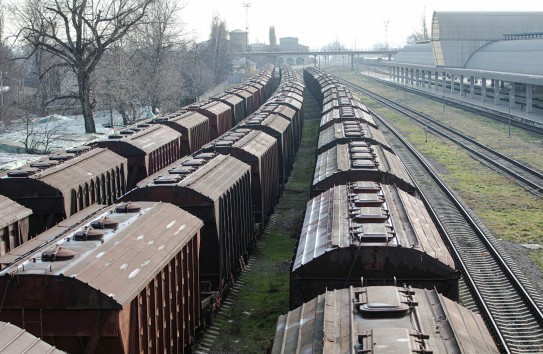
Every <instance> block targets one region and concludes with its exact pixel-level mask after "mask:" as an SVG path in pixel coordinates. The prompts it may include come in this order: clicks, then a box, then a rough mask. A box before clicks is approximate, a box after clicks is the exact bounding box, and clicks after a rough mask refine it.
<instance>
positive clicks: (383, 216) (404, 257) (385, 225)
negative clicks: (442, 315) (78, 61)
mask: <svg viewBox="0 0 543 354" xmlns="http://www.w3.org/2000/svg"><path fill="white" fill-rule="evenodd" d="M361 278H363V279H364V281H365V282H366V284H367V285H380V284H385V283H387V282H388V283H392V280H393V279H395V280H396V281H398V282H399V283H400V284H403V283H408V284H412V285H413V286H415V287H419V288H427V289H432V288H434V287H436V288H437V290H438V291H439V292H440V293H442V294H444V295H445V296H447V297H449V298H451V299H453V300H456V299H457V297H458V278H459V275H458V273H457V272H456V269H455V265H454V261H453V259H452V257H451V255H450V254H449V252H448V250H447V247H446V246H445V244H444V243H443V241H442V239H441V235H440V233H439V231H438V230H437V228H436V226H435V225H434V223H433V221H432V219H431V217H430V215H429V214H428V212H427V211H426V209H425V207H424V204H423V203H422V201H421V200H419V199H417V198H415V197H413V196H411V195H409V194H407V193H406V192H404V191H401V190H399V189H397V188H396V187H394V186H387V185H380V184H379V183H375V182H354V183H350V184H348V185H341V186H336V187H333V188H332V189H329V190H328V191H326V192H324V193H322V194H320V195H319V196H317V197H315V198H313V199H312V200H310V201H309V203H308V204H307V209H306V213H305V220H304V222H303V226H302V231H301V234H300V239H299V242H298V247H297V251H296V255H295V258H294V262H293V263H292V270H291V285H290V289H291V308H294V307H297V306H299V305H301V304H302V303H303V302H306V301H309V300H311V299H313V298H315V297H316V296H317V295H320V294H322V293H324V292H325V290H326V289H328V290H331V289H341V288H344V287H347V286H349V285H359V284H360V279H361Z"/></svg>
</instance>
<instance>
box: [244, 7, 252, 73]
mask: <svg viewBox="0 0 543 354" xmlns="http://www.w3.org/2000/svg"><path fill="white" fill-rule="evenodd" d="M243 7H244V8H245V73H247V72H248V71H249V55H248V52H249V7H251V3H250V2H244V3H243Z"/></svg>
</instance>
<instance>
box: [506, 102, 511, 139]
mask: <svg viewBox="0 0 543 354" xmlns="http://www.w3.org/2000/svg"><path fill="white" fill-rule="evenodd" d="M507 125H508V126H509V135H508V136H507V137H508V138H510V137H511V103H509V117H508V119H507Z"/></svg>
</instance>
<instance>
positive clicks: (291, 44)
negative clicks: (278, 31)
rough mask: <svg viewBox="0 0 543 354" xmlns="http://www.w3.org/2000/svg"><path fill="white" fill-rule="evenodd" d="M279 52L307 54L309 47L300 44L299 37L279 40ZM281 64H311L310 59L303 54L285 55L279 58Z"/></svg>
mask: <svg viewBox="0 0 543 354" xmlns="http://www.w3.org/2000/svg"><path fill="white" fill-rule="evenodd" d="M279 50H280V51H282V52H307V51H309V47H308V46H305V45H302V44H299V43H298V38H297V37H283V38H279ZM278 60H279V63H278V64H283V63H286V64H288V65H303V64H304V63H309V57H308V56H307V55H302V54H285V55H281V56H280V57H279V59H278Z"/></svg>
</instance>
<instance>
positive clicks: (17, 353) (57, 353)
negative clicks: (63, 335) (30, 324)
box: [0, 321, 64, 354]
mask: <svg viewBox="0 0 543 354" xmlns="http://www.w3.org/2000/svg"><path fill="white" fill-rule="evenodd" d="M0 353H2V354H22V353H26V354H61V353H64V352H63V351H61V350H58V349H56V348H55V347H53V346H51V345H50V344H48V343H46V342H44V341H43V340H41V339H39V338H37V337H35V336H33V335H32V334H30V333H28V332H27V331H25V330H24V329H22V328H19V327H17V326H14V325H12V324H10V323H6V322H1V321H0Z"/></svg>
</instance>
